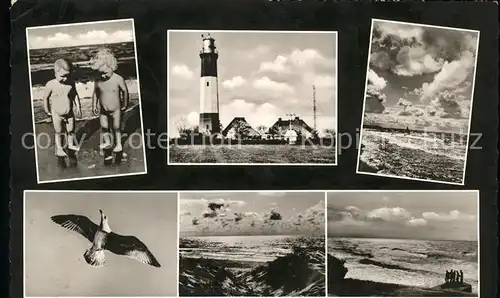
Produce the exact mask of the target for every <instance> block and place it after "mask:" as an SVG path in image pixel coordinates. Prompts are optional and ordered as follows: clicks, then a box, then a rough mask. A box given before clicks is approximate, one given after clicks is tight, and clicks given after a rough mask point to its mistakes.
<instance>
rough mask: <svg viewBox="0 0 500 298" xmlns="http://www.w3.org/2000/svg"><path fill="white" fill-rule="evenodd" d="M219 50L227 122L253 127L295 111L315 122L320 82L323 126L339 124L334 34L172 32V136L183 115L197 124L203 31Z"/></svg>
mask: <svg viewBox="0 0 500 298" xmlns="http://www.w3.org/2000/svg"><path fill="white" fill-rule="evenodd" d="M207 33H211V36H212V37H213V38H214V39H215V45H216V47H217V49H218V51H219V60H218V78H219V111H220V118H221V122H222V125H224V126H226V125H227V124H229V122H230V121H231V120H232V119H233V118H234V117H245V118H246V120H247V121H248V122H249V123H250V125H252V126H253V127H254V128H255V127H256V126H258V125H265V126H267V127H269V126H271V125H272V124H274V122H275V121H276V120H277V119H278V117H283V118H284V117H286V116H285V114H287V113H294V114H296V115H297V116H299V117H301V118H303V119H305V121H306V123H308V124H309V125H310V126H311V127H312V126H313V105H312V85H313V84H315V85H316V101H317V125H318V129H319V130H323V129H326V128H330V129H331V128H334V129H335V128H336V117H335V115H336V108H335V105H336V104H335V101H336V78H335V77H336V69H335V66H336V36H335V33H333V32H329V33H272V32H271V33H263V32H259V33H253V32H202V31H200V32H186V31H174V32H172V31H169V33H168V34H169V44H168V49H169V63H168V67H169V93H168V94H169V134H170V135H172V136H176V135H178V132H177V126H178V123H179V119H181V118H184V119H186V120H187V122H188V123H189V124H190V125H198V113H199V105H200V103H199V101H200V90H199V80H200V58H199V56H198V54H199V51H200V49H201V45H202V44H201V43H202V39H201V34H207Z"/></svg>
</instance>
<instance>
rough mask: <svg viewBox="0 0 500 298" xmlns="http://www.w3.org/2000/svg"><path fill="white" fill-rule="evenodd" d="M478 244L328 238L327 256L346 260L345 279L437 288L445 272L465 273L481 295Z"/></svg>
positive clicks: (466, 279) (475, 290)
mask: <svg viewBox="0 0 500 298" xmlns="http://www.w3.org/2000/svg"><path fill="white" fill-rule="evenodd" d="M477 244H478V243H477V242H475V241H434V240H409V239H368V238H328V253H329V254H331V255H333V256H334V257H336V258H338V259H341V260H345V261H346V262H345V266H346V267H347V269H348V272H347V274H346V276H345V278H353V279H360V280H370V281H375V282H383V283H394V284H401V285H408V286H420V287H434V286H437V285H440V284H442V283H444V281H445V273H446V270H451V269H453V270H462V271H463V272H464V282H466V283H469V284H471V285H472V291H473V292H474V293H478V269H479V268H478V255H477V253H478V250H477V249H478V247H477Z"/></svg>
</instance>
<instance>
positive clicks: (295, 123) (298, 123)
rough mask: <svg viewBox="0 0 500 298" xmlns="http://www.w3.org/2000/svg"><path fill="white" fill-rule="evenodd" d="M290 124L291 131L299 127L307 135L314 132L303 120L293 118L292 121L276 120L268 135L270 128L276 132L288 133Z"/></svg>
mask: <svg viewBox="0 0 500 298" xmlns="http://www.w3.org/2000/svg"><path fill="white" fill-rule="evenodd" d="M290 122H291V123H290ZM290 124H291V126H292V129H293V128H294V127H301V128H303V129H305V130H306V131H307V132H309V133H313V132H314V129H313V128H312V127H310V126H309V125H308V124H307V123H306V122H305V121H304V120H302V119H300V118H299V117H295V118H294V119H292V120H282V119H281V118H278V120H277V121H276V122H275V123H274V124H273V125H272V126H271V127H270V128H269V130H268V133H269V132H270V131H271V128H274V129H277V130H278V131H283V130H287V131H288V130H289V128H290Z"/></svg>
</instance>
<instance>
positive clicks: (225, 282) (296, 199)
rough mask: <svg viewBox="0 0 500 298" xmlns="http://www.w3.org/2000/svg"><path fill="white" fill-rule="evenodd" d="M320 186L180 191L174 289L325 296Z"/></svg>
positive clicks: (212, 293)
mask: <svg viewBox="0 0 500 298" xmlns="http://www.w3.org/2000/svg"><path fill="white" fill-rule="evenodd" d="M325 208H326V206H325V193H324V192H251V191H241V192H203V193H199V192H196V193H190V192H181V193H180V197H179V216H180V219H179V237H180V239H179V295H180V296H218V297H222V296H267V297H277V296H287V297H297V296H308V297H321V296H322V297H325V296H326V289H325V267H326V266H325V253H326V243H325V233H326V230H325V224H326V217H325Z"/></svg>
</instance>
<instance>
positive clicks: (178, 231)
mask: <svg viewBox="0 0 500 298" xmlns="http://www.w3.org/2000/svg"><path fill="white" fill-rule="evenodd" d="M180 211H181V193H180V192H177V247H176V248H177V255H176V264H177V268H176V272H177V275H176V276H177V277H176V278H177V284H176V289H175V292H176V293H177V297H180V294H179V292H180V291H179V282H180V279H181V278H180V275H179V274H181V270H180V268H179V266H180V264H181V262H180V259H179V258H180V253H181V244H180V239H181V235H180V230H181V212H180Z"/></svg>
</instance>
